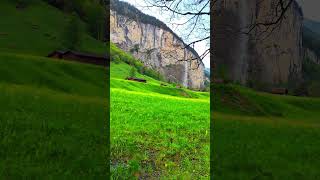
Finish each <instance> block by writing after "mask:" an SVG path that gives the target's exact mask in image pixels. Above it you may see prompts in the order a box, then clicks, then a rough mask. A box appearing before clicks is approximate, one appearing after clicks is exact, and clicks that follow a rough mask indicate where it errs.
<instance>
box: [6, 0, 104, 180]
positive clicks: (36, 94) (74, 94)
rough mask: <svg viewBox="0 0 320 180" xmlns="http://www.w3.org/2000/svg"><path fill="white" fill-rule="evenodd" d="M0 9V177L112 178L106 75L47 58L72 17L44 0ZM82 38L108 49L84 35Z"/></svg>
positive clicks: (98, 49)
mask: <svg viewBox="0 0 320 180" xmlns="http://www.w3.org/2000/svg"><path fill="white" fill-rule="evenodd" d="M0 11H1V13H0V14H1V16H0V94H1V95H0V144H1V148H0V179H106V178H107V177H108V172H109V168H108V166H107V163H108V161H107V159H108V145H107V144H108V143H107V142H108V139H107V138H108V136H107V132H106V129H108V128H107V127H106V126H107V117H108V112H109V111H108V109H109V107H108V93H109V91H108V90H109V88H108V87H107V84H108V78H109V77H108V72H107V70H106V69H105V68H103V67H99V66H95V65H88V64H81V63H75V62H68V61H63V60H62V61H57V60H54V59H50V58H46V57H45V56H46V55H47V54H48V53H50V52H52V51H54V50H57V49H60V48H61V47H62V44H61V42H62V34H63V31H64V28H65V27H66V25H67V22H68V19H70V17H71V16H70V15H69V14H66V13H63V12H62V11H60V10H59V9H57V8H54V7H52V6H50V5H48V4H47V3H45V2H43V1H37V2H36V1H34V3H33V4H32V6H28V7H26V8H24V9H18V8H16V7H15V2H13V1H8V0H5V1H1V2H0ZM82 23H83V22H82ZM83 26H84V23H83ZM81 41H82V43H81V46H79V47H77V49H78V50H81V51H85V52H93V53H99V54H100V53H101V54H102V53H105V52H106V48H107V47H106V46H105V45H104V43H102V42H99V41H97V40H95V39H94V38H92V37H91V36H90V35H89V33H86V31H83V33H82V34H81Z"/></svg>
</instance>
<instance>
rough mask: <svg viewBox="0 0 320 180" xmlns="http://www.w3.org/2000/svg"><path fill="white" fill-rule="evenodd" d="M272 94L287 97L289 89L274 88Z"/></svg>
mask: <svg viewBox="0 0 320 180" xmlns="http://www.w3.org/2000/svg"><path fill="white" fill-rule="evenodd" d="M271 93H272V94H279V95H286V94H288V89H287V88H272V89H271Z"/></svg>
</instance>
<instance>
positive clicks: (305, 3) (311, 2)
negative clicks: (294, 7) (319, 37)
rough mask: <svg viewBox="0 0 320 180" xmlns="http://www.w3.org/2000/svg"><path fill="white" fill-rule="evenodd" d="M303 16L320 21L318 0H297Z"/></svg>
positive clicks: (319, 2)
mask: <svg viewBox="0 0 320 180" xmlns="http://www.w3.org/2000/svg"><path fill="white" fill-rule="evenodd" d="M298 2H299V4H300V5H301V7H302V10H303V14H304V17H305V18H308V19H312V20H315V21H319V22H320V0H298Z"/></svg>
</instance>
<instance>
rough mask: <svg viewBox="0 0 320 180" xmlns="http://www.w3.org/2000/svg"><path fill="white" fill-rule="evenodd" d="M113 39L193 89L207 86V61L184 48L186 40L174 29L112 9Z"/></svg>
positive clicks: (168, 75)
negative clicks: (205, 65) (165, 28)
mask: <svg viewBox="0 0 320 180" xmlns="http://www.w3.org/2000/svg"><path fill="white" fill-rule="evenodd" d="M110 39H111V42H113V43H115V44H117V45H118V46H119V47H120V48H121V49H123V50H125V51H127V52H130V53H131V54H133V56H135V57H136V58H137V59H139V60H141V61H142V62H143V63H144V64H145V65H146V66H147V67H150V68H153V69H155V70H157V71H159V72H160V73H161V74H163V75H164V77H166V79H167V80H169V81H171V82H177V83H180V84H182V85H183V86H185V87H189V88H192V89H202V88H203V87H204V79H205V77H204V65H203V63H202V62H200V61H199V60H194V59H197V58H198V57H199V56H198V54H196V53H194V52H192V51H190V49H188V48H184V47H185V46H184V43H183V42H182V41H180V40H179V39H178V38H177V36H175V35H174V34H172V33H171V32H169V31H167V30H164V29H162V28H160V27H157V26H155V25H151V24H145V23H141V22H140V21H139V18H138V17H137V18H136V19H132V18H129V17H126V16H124V15H121V14H119V13H117V12H116V11H114V10H111V11H110Z"/></svg>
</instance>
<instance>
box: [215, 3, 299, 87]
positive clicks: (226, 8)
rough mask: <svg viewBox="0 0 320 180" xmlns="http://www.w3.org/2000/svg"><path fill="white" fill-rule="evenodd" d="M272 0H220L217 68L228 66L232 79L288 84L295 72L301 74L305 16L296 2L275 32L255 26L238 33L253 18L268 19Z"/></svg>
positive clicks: (227, 70) (217, 24)
mask: <svg viewBox="0 0 320 180" xmlns="http://www.w3.org/2000/svg"><path fill="white" fill-rule="evenodd" d="M273 1H274V0H265V1H260V0H245V1H244V0H220V1H219V3H220V4H219V5H218V6H217V7H218V8H217V9H216V10H215V12H216V13H215V18H214V19H215V20H214V32H215V34H214V36H215V39H216V42H217V43H215V45H214V51H215V55H216V56H215V62H216V66H217V69H219V66H220V68H225V71H226V72H227V76H229V77H228V78H229V79H231V80H234V81H239V82H241V83H242V84H247V83H256V84H257V83H260V84H264V85H265V86H268V87H270V86H276V85H283V84H287V83H288V81H289V80H290V78H291V79H292V77H293V76H294V77H296V78H299V76H300V72H301V67H302V59H303V50H302V21H303V17H302V13H301V10H300V9H299V6H298V5H297V4H296V3H293V4H292V5H291V7H290V8H289V10H288V11H287V12H286V18H285V19H284V20H283V22H282V23H281V25H280V26H278V27H277V28H275V29H274V30H273V31H272V32H271V30H267V31H266V32H265V29H255V30H254V31H252V32H251V33H250V34H249V35H246V34H243V33H239V31H241V30H243V31H245V27H246V26H247V25H250V23H251V22H253V21H254V20H257V21H258V22H265V21H266V19H267V18H268V15H269V14H270V12H271V11H272V9H273V8H272V4H273ZM230 34H232V35H230ZM230 44H231V45H230Z"/></svg>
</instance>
